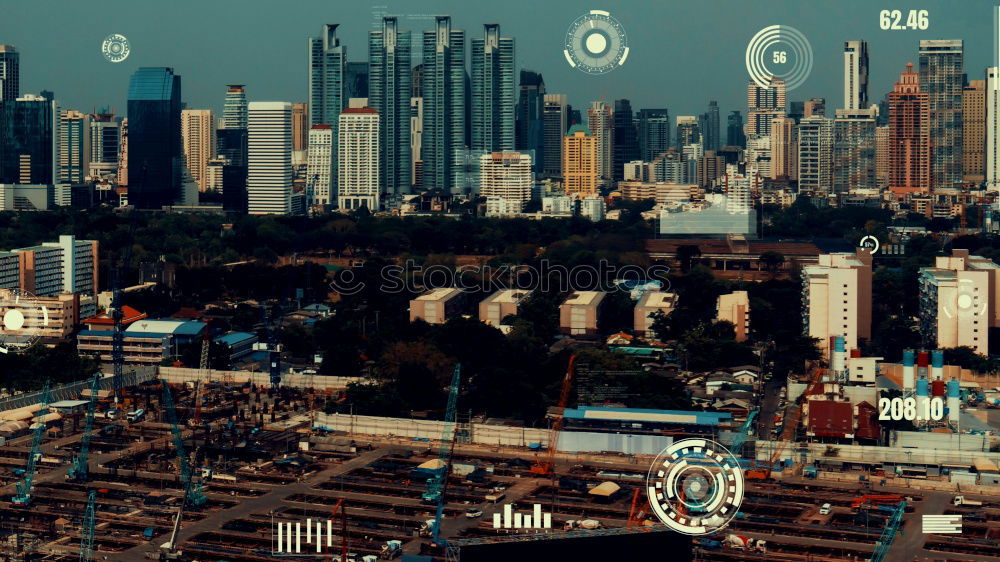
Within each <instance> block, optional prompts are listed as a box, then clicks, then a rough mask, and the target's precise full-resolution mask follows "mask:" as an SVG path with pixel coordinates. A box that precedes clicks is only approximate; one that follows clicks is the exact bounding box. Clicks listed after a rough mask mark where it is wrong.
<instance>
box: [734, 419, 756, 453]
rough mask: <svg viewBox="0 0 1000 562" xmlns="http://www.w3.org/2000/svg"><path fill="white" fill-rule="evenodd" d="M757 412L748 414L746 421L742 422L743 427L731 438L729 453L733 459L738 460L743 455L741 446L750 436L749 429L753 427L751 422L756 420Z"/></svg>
mask: <svg viewBox="0 0 1000 562" xmlns="http://www.w3.org/2000/svg"><path fill="white" fill-rule="evenodd" d="M757 413H758V410H754V411H752V412H750V415H748V416H747V421H745V422H743V426H742V427H740V432H739V433H738V434H736V437H734V438H733V448H732V449H731V450H730V451H729V452H730V453H732V454H733V456H734V457H736V458H740V455H741V454H742V453H743V445H744V444H745V443H746V442H747V437H749V436H750V428H751V427H753V421H754V419H756V418H757Z"/></svg>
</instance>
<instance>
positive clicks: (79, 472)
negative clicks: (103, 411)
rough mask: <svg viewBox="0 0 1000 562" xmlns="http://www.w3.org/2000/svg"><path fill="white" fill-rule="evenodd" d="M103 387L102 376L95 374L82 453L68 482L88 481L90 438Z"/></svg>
mask: <svg viewBox="0 0 1000 562" xmlns="http://www.w3.org/2000/svg"><path fill="white" fill-rule="evenodd" d="M100 387H101V374H100V373H96V374H94V380H93V382H91V383H90V403H89V404H87V420H86V422H85V425H84V427H83V438H82V439H81V440H80V453H79V454H78V455H77V456H76V459H75V460H74V461H73V466H72V467H70V469H69V472H67V473H66V479H67V480H73V481H75V482H84V481H86V480H87V476H88V472H89V470H90V469H89V467H88V466H87V457H89V456H90V438H91V434H92V433H93V431H94V410H95V409H96V407H97V391H98V390H99V389H100Z"/></svg>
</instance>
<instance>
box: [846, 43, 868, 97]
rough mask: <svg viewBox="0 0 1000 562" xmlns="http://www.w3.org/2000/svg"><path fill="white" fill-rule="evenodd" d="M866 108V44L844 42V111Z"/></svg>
mask: <svg viewBox="0 0 1000 562" xmlns="http://www.w3.org/2000/svg"><path fill="white" fill-rule="evenodd" d="M867 108H868V42H867V41H845V42H844V109H867Z"/></svg>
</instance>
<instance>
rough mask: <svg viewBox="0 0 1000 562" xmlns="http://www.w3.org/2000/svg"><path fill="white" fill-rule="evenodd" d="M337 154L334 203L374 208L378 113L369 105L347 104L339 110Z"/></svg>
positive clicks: (344, 207)
mask: <svg viewBox="0 0 1000 562" xmlns="http://www.w3.org/2000/svg"><path fill="white" fill-rule="evenodd" d="M338 135H339V136H338V140H337V157H338V158H339V159H340V165H339V166H338V170H339V173H340V181H339V182H338V186H337V206H338V207H339V208H340V209H341V210H344V211H350V210H354V209H360V208H361V207H367V208H368V210H369V211H378V210H379V209H380V205H381V197H380V188H379V185H380V183H379V177H378V175H379V169H380V166H379V142H378V138H379V115H378V112H377V111H375V110H374V109H372V108H371V107H351V108H348V109H345V110H344V111H343V112H342V113H341V114H340V129H339V132H338Z"/></svg>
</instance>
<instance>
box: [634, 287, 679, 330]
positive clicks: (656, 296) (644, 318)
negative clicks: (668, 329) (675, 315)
mask: <svg viewBox="0 0 1000 562" xmlns="http://www.w3.org/2000/svg"><path fill="white" fill-rule="evenodd" d="M676 306H677V294H676V293H662V292H660V291H646V292H644V293H643V294H642V297H641V298H640V299H639V301H638V302H636V303H635V310H634V312H633V322H634V324H633V330H634V331H635V333H636V335H638V336H640V337H651V336H653V335H654V334H653V333H652V331H651V330H650V327H651V326H652V325H653V318H652V315H653V313H654V312H657V311H659V312H662V313H663V314H670V313H671V312H673V310H674V308H675V307H676Z"/></svg>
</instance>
